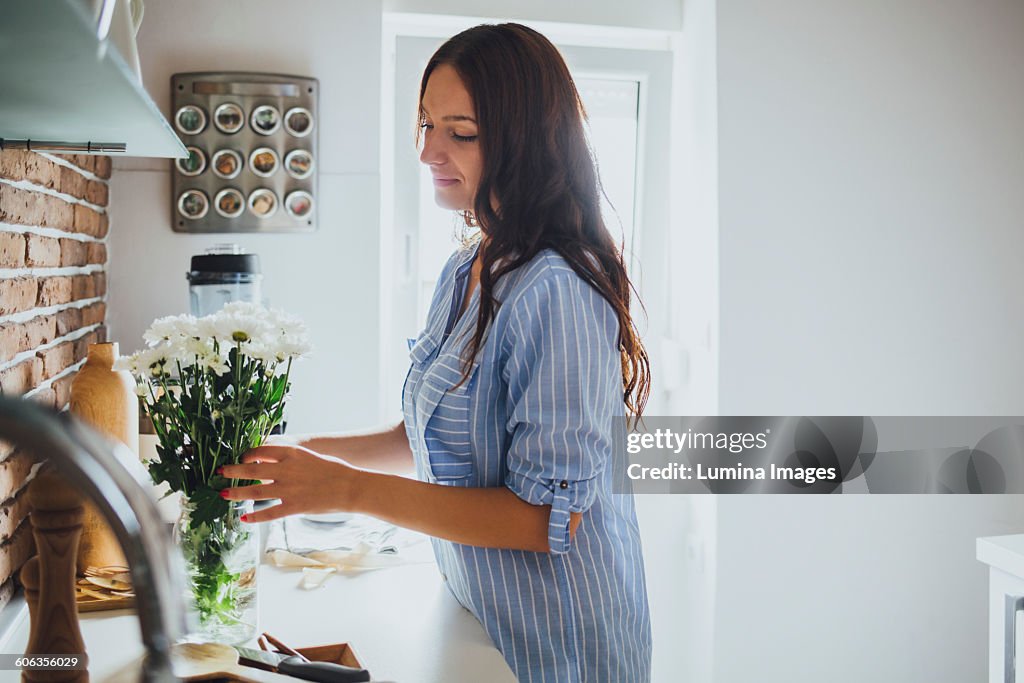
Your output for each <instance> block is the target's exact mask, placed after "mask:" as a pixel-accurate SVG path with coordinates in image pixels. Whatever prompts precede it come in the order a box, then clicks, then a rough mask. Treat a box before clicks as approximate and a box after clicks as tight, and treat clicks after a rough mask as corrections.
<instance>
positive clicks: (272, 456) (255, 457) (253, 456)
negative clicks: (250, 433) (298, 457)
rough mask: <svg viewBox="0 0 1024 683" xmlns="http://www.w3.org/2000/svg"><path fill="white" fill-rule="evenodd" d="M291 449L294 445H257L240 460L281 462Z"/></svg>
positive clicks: (286, 457)
mask: <svg viewBox="0 0 1024 683" xmlns="http://www.w3.org/2000/svg"><path fill="white" fill-rule="evenodd" d="M293 450H295V446H284V445H279V446H257V447H256V448H253V449H252V450H251V451H249V452H247V453H246V454H245V455H243V456H242V462H246V463H248V462H283V461H285V460H287V459H288V458H289V457H291V454H292V453H291V452H292V451H293Z"/></svg>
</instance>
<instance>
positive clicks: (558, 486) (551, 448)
mask: <svg viewBox="0 0 1024 683" xmlns="http://www.w3.org/2000/svg"><path fill="white" fill-rule="evenodd" d="M509 304H510V306H511V312H510V319H509V325H508V330H509V334H508V338H507V340H506V344H507V348H506V353H507V361H506V363H505V366H504V369H503V373H504V377H505V380H506V382H507V383H508V399H509V416H510V417H509V421H508V423H507V424H506V429H507V430H508V432H509V433H510V434H511V443H510V446H509V450H508V453H507V456H506V465H507V474H506V477H505V485H506V486H507V487H508V488H509V489H511V490H512V491H513V492H514V493H515V494H516V495H517V496H519V497H520V498H521V499H523V500H524V501H526V502H527V503H530V504H532V505H550V506H551V513H550V517H549V522H548V542H549V546H550V550H551V552H552V553H565V552H568V550H569V548H570V537H569V514H570V513H572V512H585V511H586V510H587V509H588V508H589V507H590V506H591V505H592V504H593V502H594V500H595V498H596V497H597V492H598V485H599V475H601V473H602V472H603V470H604V468H605V467H606V466H607V464H608V462H609V460H610V458H611V449H612V418H613V416H614V415H616V414H618V412H620V411H621V410H622V366H621V361H620V355H619V344H618V339H619V334H618V330H619V325H618V319H617V317H616V315H615V312H614V310H613V309H612V308H611V306H610V305H609V304H608V302H607V301H605V300H604V298H603V297H602V296H601V295H600V294H599V293H598V292H597V290H595V289H594V288H593V287H591V286H590V285H589V284H587V283H586V282H585V281H584V280H582V279H581V278H580V277H578V276H577V275H576V274H575V273H572V272H571V271H570V272H566V271H560V272H556V273H548V274H547V275H546V276H545V277H543V278H541V279H539V281H537V282H534V283H532V284H531V285H530V286H529V287H528V288H527V289H526V290H525V291H523V292H522V293H521V295H520V296H518V297H517V298H516V299H515V300H514V301H511V302H509Z"/></svg>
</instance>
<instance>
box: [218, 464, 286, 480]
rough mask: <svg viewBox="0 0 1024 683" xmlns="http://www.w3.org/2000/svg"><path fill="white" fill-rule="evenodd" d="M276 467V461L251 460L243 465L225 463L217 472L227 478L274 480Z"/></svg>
mask: <svg viewBox="0 0 1024 683" xmlns="http://www.w3.org/2000/svg"><path fill="white" fill-rule="evenodd" d="M275 469H276V463H274V462H263V461H259V462H250V463H245V464H241V465H224V466H223V467H221V468H220V469H219V470H217V473H218V474H220V476H222V477H224V478H225V479H260V480H273V478H274V477H273V472H274V470H275Z"/></svg>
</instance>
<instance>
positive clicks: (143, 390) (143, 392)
mask: <svg viewBox="0 0 1024 683" xmlns="http://www.w3.org/2000/svg"><path fill="white" fill-rule="evenodd" d="M135 395H136V396H138V397H139V398H146V397H147V396H149V387H148V386H146V385H145V384H137V385H136V386H135Z"/></svg>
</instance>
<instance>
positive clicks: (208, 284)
mask: <svg viewBox="0 0 1024 683" xmlns="http://www.w3.org/2000/svg"><path fill="white" fill-rule="evenodd" d="M191 265H192V269H191V270H190V271H189V272H188V275H187V279H188V283H189V286H188V291H189V299H190V300H191V312H192V315H194V316H196V317H197V318H198V317H202V316H204V315H209V314H211V313H216V312H217V311H219V310H220V309H221V308H223V306H224V304H226V303H228V302H229V301H250V302H252V303H255V304H260V305H262V304H263V299H262V296H261V293H260V283H261V281H262V280H263V275H262V274H260V257H259V256H257V255H256V254H247V253H245V252H244V251H243V250H242V248H241V247H239V246H238V245H237V244H219V245H216V246H214V247H211V248H210V249H207V250H206V253H204V254H199V255H196V256H193V257H192V264H191Z"/></svg>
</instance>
